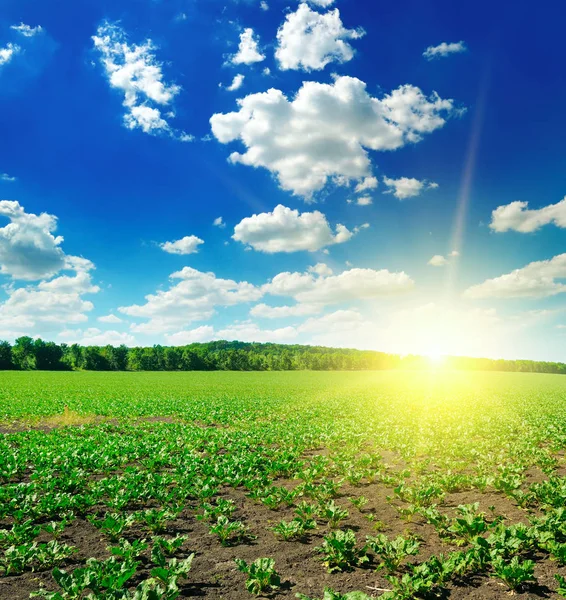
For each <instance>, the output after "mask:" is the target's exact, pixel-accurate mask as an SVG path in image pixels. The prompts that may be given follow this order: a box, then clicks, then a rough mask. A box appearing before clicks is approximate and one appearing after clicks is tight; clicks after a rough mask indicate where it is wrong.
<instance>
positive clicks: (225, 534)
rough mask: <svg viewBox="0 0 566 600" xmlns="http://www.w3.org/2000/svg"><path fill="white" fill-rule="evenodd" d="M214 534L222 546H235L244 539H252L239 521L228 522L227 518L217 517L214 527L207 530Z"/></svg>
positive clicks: (246, 528)
mask: <svg viewBox="0 0 566 600" xmlns="http://www.w3.org/2000/svg"><path fill="white" fill-rule="evenodd" d="M209 531H210V533H215V534H216V535H217V536H218V538H219V539H220V543H221V544H222V545H223V546H230V545H235V544H237V543H239V542H241V541H242V540H244V539H252V536H251V534H250V533H249V529H248V527H246V525H244V524H243V523H242V522H241V521H229V520H228V518H227V517H224V516H221V517H218V520H217V521H216V524H215V525H212V526H211V527H210V529H209Z"/></svg>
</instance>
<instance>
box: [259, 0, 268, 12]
mask: <svg viewBox="0 0 566 600" xmlns="http://www.w3.org/2000/svg"><path fill="white" fill-rule="evenodd" d="M259 7H260V8H261V10H269V4H267V2H265V0H262V1H261V2H260V3H259Z"/></svg>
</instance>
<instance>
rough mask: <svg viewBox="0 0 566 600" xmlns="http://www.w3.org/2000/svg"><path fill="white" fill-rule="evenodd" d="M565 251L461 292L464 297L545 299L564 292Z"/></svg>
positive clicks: (565, 288) (565, 277)
mask: <svg viewBox="0 0 566 600" xmlns="http://www.w3.org/2000/svg"><path fill="white" fill-rule="evenodd" d="M559 279H566V254H559V255H558V256H555V257H554V258H551V259H550V260H541V261H536V262H532V263H530V264H528V265H527V266H525V267H523V268H522V269H515V270H514V271H512V272H511V273H507V274H505V275H501V276H500V277H495V278H493V279H487V280H486V281H484V282H483V283H480V284H478V285H474V286H472V287H470V288H468V289H467V290H466V291H465V292H464V296H465V297H467V298H529V297H531V298H545V297H547V296H555V295H556V294H561V293H564V292H566V285H564V284H562V283H559V282H558V281H557V280H559Z"/></svg>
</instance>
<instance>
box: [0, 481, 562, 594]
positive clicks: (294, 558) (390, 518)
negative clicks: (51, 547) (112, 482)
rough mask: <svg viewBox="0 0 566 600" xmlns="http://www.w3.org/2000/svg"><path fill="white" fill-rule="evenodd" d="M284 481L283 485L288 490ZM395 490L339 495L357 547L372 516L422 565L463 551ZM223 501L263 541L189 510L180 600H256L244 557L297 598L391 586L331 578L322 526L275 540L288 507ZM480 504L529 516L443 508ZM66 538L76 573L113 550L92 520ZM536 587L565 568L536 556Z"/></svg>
mask: <svg viewBox="0 0 566 600" xmlns="http://www.w3.org/2000/svg"><path fill="white" fill-rule="evenodd" d="M282 484H283V482H282V481H280V482H278V485H282ZM391 493H392V490H391V489H388V488H385V487H383V486H382V485H380V484H371V485H363V486H359V487H352V486H344V487H343V488H342V489H341V490H340V497H339V498H338V499H337V500H336V502H337V503H338V504H339V505H341V506H342V507H344V508H347V509H348V511H349V513H350V516H349V518H348V519H347V520H346V521H345V522H343V523H342V524H341V528H343V529H346V528H350V529H352V530H354V531H355V533H356V536H357V539H358V542H359V543H360V545H361V544H363V542H364V541H365V537H366V536H367V535H375V534H376V530H375V528H374V524H375V522H376V521H370V520H368V519H367V518H366V517H367V515H369V514H370V513H373V514H374V515H375V519H376V520H377V521H380V522H382V523H383V524H384V527H383V528H381V527H380V531H383V532H384V533H386V534H387V535H389V536H390V537H391V536H393V537H394V536H397V535H406V534H407V533H408V532H412V533H414V534H416V535H417V536H419V537H420V538H421V539H422V547H421V551H420V553H419V555H418V556H417V557H415V559H413V560H414V561H415V560H418V561H423V560H426V559H427V558H429V557H430V556H431V555H433V554H438V553H440V552H443V553H447V552H450V551H453V550H456V549H457V548H456V547H455V546H451V545H449V544H447V543H445V542H443V541H441V540H440V538H439V537H438V535H437V533H436V532H435V530H434V528H433V527H432V526H430V525H428V524H427V523H425V522H423V521H422V520H421V519H419V518H415V519H414V520H412V521H407V520H404V519H402V518H400V516H399V513H398V512H397V510H396V509H395V508H394V507H393V506H392V505H391V504H390V503H388V502H387V501H386V496H388V495H391ZM360 495H363V496H365V497H366V498H368V500H369V502H368V503H367V505H366V506H365V507H364V508H363V509H362V510H361V511H360V510H358V509H357V508H355V507H354V506H353V505H352V504H351V502H350V501H349V500H348V498H349V497H350V496H360ZM224 497H226V498H231V499H233V500H234V501H235V502H236V506H237V510H236V512H235V514H234V518H237V519H241V520H242V521H244V522H245V523H246V524H247V525H248V526H249V527H250V529H251V532H252V533H253V534H254V535H255V536H257V539H255V540H253V541H250V542H248V543H245V544H241V545H237V546H233V547H223V546H221V545H220V543H219V541H218V539H217V537H216V536H213V535H211V534H209V532H208V524H206V523H203V522H202V521H199V520H197V519H196V518H195V515H196V510H195V506H191V505H188V506H187V508H186V509H185V510H184V511H183V513H182V514H181V515H180V516H179V518H178V519H176V520H175V521H173V522H171V523H170V526H169V529H168V531H167V533H166V534H165V535H176V534H178V533H181V534H187V535H188V540H187V542H186V543H185V544H184V546H183V548H182V549H181V551H180V552H179V554H178V556H179V557H180V558H181V557H185V556H187V555H188V554H189V553H190V552H195V553H196V556H195V560H194V562H193V568H192V570H191V572H190V574H189V579H188V580H187V581H186V582H185V583H184V585H183V586H182V593H181V596H180V597H182V598H186V597H195V596H196V597H206V598H216V599H224V600H248V599H249V598H250V597H251V596H250V595H249V593H248V592H247V591H246V590H245V587H244V576H243V575H242V574H241V573H240V572H238V571H237V569H236V567H235V564H234V558H243V559H245V560H246V561H248V562H251V561H253V560H255V559H256V558H259V557H272V558H274V559H275V563H276V569H277V571H278V572H279V573H280V575H281V577H282V581H283V587H282V589H281V590H280V591H278V592H277V593H276V594H275V595H274V597H276V598H294V597H295V594H296V593H297V592H301V593H304V594H307V595H308V596H311V597H314V598H320V597H321V596H322V591H323V588H324V587H325V586H329V587H332V588H333V589H335V590H337V591H340V592H343V593H345V592H347V591H352V590H362V591H365V592H366V593H369V594H375V596H376V597H378V596H379V595H380V594H381V593H382V592H381V591H376V590H377V589H387V588H388V587H389V584H388V582H387V580H386V579H385V578H384V573H383V571H378V572H376V571H375V566H376V565H375V564H371V563H370V564H369V565H367V566H365V567H364V568H356V569H354V570H353V571H351V572H346V573H334V574H331V575H330V574H328V573H327V572H326V569H325V568H324V567H323V565H322V564H321V562H320V561H319V560H318V554H317V553H316V551H315V547H316V546H318V545H320V543H321V541H322V537H323V535H324V534H326V533H327V532H328V531H329V529H328V526H327V525H326V524H325V523H324V522H321V523H319V529H317V530H315V531H314V532H312V534H311V535H309V536H308V537H306V538H305V539H304V540H301V541H296V540H295V541H289V542H285V541H282V540H279V539H277V538H276V537H275V535H274V534H273V532H272V531H271V530H270V529H269V528H270V527H272V526H274V525H275V524H276V523H278V522H279V521H280V520H282V519H285V520H291V519H292V518H293V516H294V514H293V509H292V508H287V507H282V508H280V509H278V510H270V509H268V508H267V507H265V506H264V505H263V504H259V503H256V502H254V501H253V500H251V499H250V498H248V497H246V495H245V492H244V491H243V490H232V489H230V490H226V493H225V494H224ZM474 501H479V502H480V509H481V510H485V511H486V512H489V511H488V507H489V506H494V507H495V513H496V514H499V515H503V516H504V517H505V518H506V520H508V521H509V522H518V521H522V522H526V520H527V517H528V513H527V512H526V511H525V510H523V509H521V508H519V507H517V506H515V505H514V504H513V503H512V502H511V501H510V500H509V499H508V498H506V497H505V496H503V495H500V494H477V493H476V494H474V493H472V492H465V493H458V494H450V495H449V496H447V497H446V500H445V502H444V504H443V510H445V511H446V512H447V513H450V512H453V511H454V508H455V507H457V506H458V504H468V503H471V502H474ZM125 537H127V538H129V539H140V538H144V537H146V538H150V537H151V534H150V533H149V532H148V531H147V530H145V529H144V528H143V527H141V526H137V528H136V529H133V528H132V529H130V530H128V531H127V533H126V534H125ZM48 539H49V538H48V536H45V535H44V534H42V537H41V538H40V540H39V541H47V540H48ZM60 540H61V541H62V542H64V543H67V544H70V545H72V546H75V547H76V548H77V549H78V552H77V554H76V555H74V556H73V557H72V558H71V559H69V560H68V562H67V564H66V565H65V566H64V567H65V568H67V569H73V568H75V567H76V566H79V565H80V564H83V563H84V561H85V560H86V558H89V557H95V558H99V559H103V558H106V557H109V556H110V554H109V552H108V550H107V546H109V545H110V542H109V541H108V539H106V538H105V536H104V535H103V534H101V533H100V532H99V531H98V530H97V529H96V528H95V527H94V526H93V525H91V523H90V522H88V521H87V520H85V519H77V520H76V521H74V522H73V523H72V524H71V525H69V526H68V527H67V529H66V530H65V531H64V533H63V535H62V536H61V538H60ZM537 559H538V560H537V571H536V575H537V578H538V585H537V586H534V587H531V588H527V589H526V590H525V591H523V592H522V593H519V594H517V595H518V596H520V597H521V598H525V599H529V598H533V599H534V598H558V596H557V594H556V593H555V592H554V591H553V590H554V589H555V587H556V586H555V581H554V574H555V573H557V572H558V573H562V574H564V573H566V570H565V569H560V568H558V567H557V565H556V563H552V562H550V561H547V560H543V557H537ZM142 561H143V563H144V564H143V568H142V569H141V570H140V572H139V573H138V574H137V575H136V576H135V578H134V579H132V580H131V581H130V583H131V584H132V585H133V586H135V585H137V584H138V583H139V582H140V581H141V580H142V579H143V578H146V577H149V571H150V569H151V564H150V563H149V556H145V557H142ZM39 587H46V588H47V589H50V590H54V589H56V587H57V586H56V585H55V584H54V582H53V579H52V577H51V575H50V573H49V572H40V573H24V574H23V575H19V576H13V577H4V578H0V598H1V599H2V600H4V599H6V600H8V599H10V600H23V599H27V598H28V597H29V594H30V592H32V591H36V590H38V589H39ZM509 596H510V594H509V592H508V591H507V588H506V587H505V586H504V585H502V584H501V582H499V581H498V580H497V579H492V578H489V577H480V578H476V579H473V580H468V581H465V582H463V583H462V584H460V585H451V586H450V587H449V588H448V589H447V590H446V593H445V595H444V596H443V597H445V598H450V599H455V600H464V599H480V598H482V599H488V600H490V599H497V598H501V599H503V598H509Z"/></svg>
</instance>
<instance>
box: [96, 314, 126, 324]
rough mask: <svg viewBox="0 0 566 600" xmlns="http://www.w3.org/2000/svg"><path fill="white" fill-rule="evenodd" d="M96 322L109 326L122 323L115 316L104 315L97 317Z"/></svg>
mask: <svg viewBox="0 0 566 600" xmlns="http://www.w3.org/2000/svg"><path fill="white" fill-rule="evenodd" d="M97 321H100V323H108V324H111V325H117V324H118V323H123V322H124V321H123V320H122V319H120V317H117V316H116V315H104V316H102V317H98V319H97Z"/></svg>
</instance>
